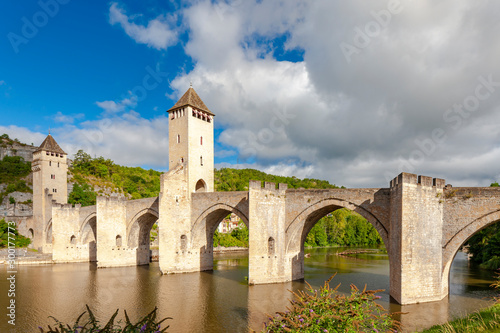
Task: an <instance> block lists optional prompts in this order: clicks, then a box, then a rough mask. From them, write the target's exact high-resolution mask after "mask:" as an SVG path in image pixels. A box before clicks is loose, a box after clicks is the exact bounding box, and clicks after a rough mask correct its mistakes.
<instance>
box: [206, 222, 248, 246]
mask: <svg viewBox="0 0 500 333" xmlns="http://www.w3.org/2000/svg"><path fill="white" fill-rule="evenodd" d="M221 223H224V222H221ZM217 246H222V247H234V246H237V247H248V228H247V226H246V225H245V223H243V222H240V223H239V225H238V228H236V229H234V230H232V231H231V233H219V232H218V231H217V230H215V233H214V247H217Z"/></svg>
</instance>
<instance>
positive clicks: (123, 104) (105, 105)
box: [96, 96, 137, 114]
mask: <svg viewBox="0 0 500 333" xmlns="http://www.w3.org/2000/svg"><path fill="white" fill-rule="evenodd" d="M96 105H97V106H98V107H100V108H101V109H103V110H104V112H105V113H109V114H113V113H118V112H123V111H126V110H127V109H129V108H133V107H135V106H137V97H135V96H131V97H129V98H123V99H122V100H121V101H118V102H115V101H102V102H96Z"/></svg>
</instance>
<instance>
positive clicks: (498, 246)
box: [465, 183, 500, 270]
mask: <svg viewBox="0 0 500 333" xmlns="http://www.w3.org/2000/svg"><path fill="white" fill-rule="evenodd" d="M491 187H498V183H492V184H491ZM465 247H466V248H467V251H468V252H469V253H470V254H471V255H472V257H471V261H472V262H474V263H476V264H479V267H481V268H484V269H491V270H496V269H498V268H500V223H495V224H492V225H490V226H488V227H486V228H484V229H482V230H480V231H478V232H477V233H475V234H474V235H473V236H472V237H471V238H470V239H469V240H468V241H467V243H465Z"/></svg>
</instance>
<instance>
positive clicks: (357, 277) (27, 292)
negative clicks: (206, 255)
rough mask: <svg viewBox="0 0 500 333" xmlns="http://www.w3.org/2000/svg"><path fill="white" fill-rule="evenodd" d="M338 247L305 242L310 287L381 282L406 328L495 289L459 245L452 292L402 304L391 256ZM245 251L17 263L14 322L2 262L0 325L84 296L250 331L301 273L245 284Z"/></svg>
mask: <svg viewBox="0 0 500 333" xmlns="http://www.w3.org/2000/svg"><path fill="white" fill-rule="evenodd" d="M341 250H343V249H342V248H328V249H314V250H306V252H309V253H310V254H311V256H310V257H309V258H306V259H305V280H306V281H308V282H309V283H310V284H311V285H312V286H313V287H315V288H317V287H320V286H322V285H323V283H324V281H325V280H327V279H328V278H329V277H330V276H331V275H332V274H334V273H335V272H337V273H338V274H337V276H336V277H335V278H334V279H333V281H332V285H337V284H338V283H341V287H340V288H339V291H341V292H348V291H349V285H350V284H351V283H354V284H355V285H357V286H358V287H360V288H362V287H364V285H365V283H366V284H367V287H368V288H369V289H385V291H384V292H381V293H379V296H381V297H382V298H381V299H380V304H382V306H384V307H385V308H386V309H389V310H390V311H391V312H398V311H403V312H409V314H406V315H402V316H401V317H400V320H401V321H402V323H403V324H404V325H405V331H408V332H414V331H415V330H420V329H423V328H426V327H429V326H432V325H434V324H438V323H443V322H445V321H447V320H448V319H450V318H453V317H457V316H462V315H465V314H466V313H470V312H473V311H476V310H478V309H480V308H483V307H486V306H488V305H490V304H492V302H491V296H492V295H493V292H492V290H491V288H489V285H490V284H491V282H492V281H493V273H492V272H489V271H482V270H479V269H477V268H474V267H469V265H468V262H467V259H466V256H465V254H463V253H459V254H458V255H457V257H456V258H455V261H454V262H453V266H452V269H451V274H450V281H451V284H450V295H449V297H447V298H445V299H444V300H442V301H440V302H433V303H425V304H418V305H410V306H403V307H401V306H399V305H397V304H396V303H394V302H392V303H391V300H390V297H389V261H388V259H387V255H385V254H381V253H378V254H377V253H370V254H358V255H356V256H354V257H347V258H346V257H342V256H337V255H335V253H336V252H338V251H341ZM247 276H248V256H247V255H246V254H220V255H216V256H215V259H214V271H212V272H200V273H190V274H176V275H161V274H160V271H159V268H158V263H151V264H150V265H149V266H139V267H124V268H105V269H97V268H96V266H95V264H59V265H43V266H23V265H19V266H18V270H17V274H16V297H15V300H16V326H15V327H13V326H11V325H9V324H8V323H7V320H8V318H7V316H6V313H7V312H6V307H7V306H8V300H9V299H8V297H7V291H8V289H9V288H8V286H9V285H8V281H7V270H6V266H4V267H0V292H1V296H0V306H1V308H2V309H3V310H2V312H1V313H2V317H1V318H0V332H22V333H29V332H37V331H38V329H37V327H38V326H44V327H47V324H52V323H53V320H52V319H49V318H48V316H51V315H52V316H55V317H56V318H57V319H59V320H61V321H63V322H68V323H72V322H73V321H74V320H75V319H76V318H77V317H78V315H79V314H80V313H82V312H83V311H84V310H85V304H88V305H89V306H90V308H91V309H92V311H93V312H94V314H95V315H96V316H97V318H98V319H100V320H102V321H105V320H107V319H109V317H110V316H111V315H112V314H113V313H114V311H116V309H118V308H119V309H120V316H119V318H123V311H122V310H123V309H126V310H127V313H128V314H129V316H130V317H131V319H132V320H136V319H138V318H139V317H141V316H143V315H145V314H147V313H148V312H150V311H152V310H153V309H154V307H155V306H157V307H158V309H159V316H160V317H161V318H163V317H167V316H168V317H173V319H172V320H169V321H168V322H167V323H168V324H169V325H170V329H169V330H168V332H189V333H190V332H196V333H197V332H214V333H215V332H217V333H220V332H248V331H249V328H251V329H254V330H257V331H260V330H261V329H262V323H263V322H264V321H265V319H266V318H267V315H266V314H273V313H275V312H276V311H282V310H284V309H285V307H286V306H287V305H288V299H290V298H291V294H290V292H289V291H288V290H293V291H297V290H303V289H305V287H306V285H305V283H304V282H303V281H296V282H289V283H282V284H271V285H259V286H248V285H247V283H246V277H247Z"/></svg>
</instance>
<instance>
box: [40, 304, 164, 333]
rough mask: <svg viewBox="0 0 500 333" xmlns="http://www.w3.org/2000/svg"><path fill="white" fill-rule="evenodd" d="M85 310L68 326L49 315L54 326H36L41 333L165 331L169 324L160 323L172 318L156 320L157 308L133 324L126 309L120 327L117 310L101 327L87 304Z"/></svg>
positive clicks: (143, 332)
mask: <svg viewBox="0 0 500 333" xmlns="http://www.w3.org/2000/svg"><path fill="white" fill-rule="evenodd" d="M86 307H87V311H85V312H83V313H82V314H81V315H80V316H79V317H78V319H77V320H76V321H75V323H74V324H73V325H72V326H70V325H69V324H63V323H61V322H60V321H59V320H57V319H56V318H54V317H52V316H50V317H49V318H52V319H54V321H55V322H56V326H54V328H52V327H51V326H50V325H48V329H47V330H45V329H43V328H42V327H38V328H39V329H40V332H41V333H94V332H100V333H163V332H166V331H167V329H168V328H169V326H167V327H165V328H163V329H162V328H161V324H162V323H163V322H164V321H166V320H168V319H172V318H170V317H167V318H164V319H162V320H160V321H157V318H156V315H157V311H158V308H157V307H155V309H154V310H153V311H152V312H150V313H149V314H148V315H146V316H145V317H143V318H142V319H140V320H139V321H138V322H137V323H136V324H133V323H132V322H131V321H130V319H129V317H128V315H127V311H124V313H125V326H124V327H123V328H122V327H121V326H120V325H119V323H117V324H115V318H116V316H117V315H118V310H116V312H115V313H114V314H113V316H111V318H110V319H109V320H108V322H107V323H106V325H104V326H103V327H101V325H100V323H99V321H98V320H97V319H96V317H95V316H94V314H93V313H92V311H90V308H89V306H88V305H86ZM86 313H88V317H89V318H88V320H87V321H86V322H85V323H81V322H80V321H81V320H82V318H83V317H84V316H85V314H86Z"/></svg>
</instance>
